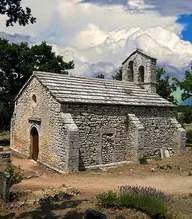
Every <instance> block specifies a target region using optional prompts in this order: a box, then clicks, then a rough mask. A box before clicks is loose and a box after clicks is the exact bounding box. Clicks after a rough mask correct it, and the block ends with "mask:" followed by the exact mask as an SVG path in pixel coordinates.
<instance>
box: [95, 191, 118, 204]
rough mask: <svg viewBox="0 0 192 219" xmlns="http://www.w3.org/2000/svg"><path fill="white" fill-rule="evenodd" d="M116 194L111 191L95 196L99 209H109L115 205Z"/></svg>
mask: <svg viewBox="0 0 192 219" xmlns="http://www.w3.org/2000/svg"><path fill="white" fill-rule="evenodd" d="M117 197H118V194H117V193H116V192H113V191H111V190H110V191H108V192H103V193H101V194H99V195H97V196H96V198H97V205H98V206H99V207H104V208H109V207H114V206H116V205H117Z"/></svg>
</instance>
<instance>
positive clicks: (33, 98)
mask: <svg viewBox="0 0 192 219" xmlns="http://www.w3.org/2000/svg"><path fill="white" fill-rule="evenodd" d="M32 100H33V102H34V103H36V102H37V97H36V95H35V94H33V96H32Z"/></svg>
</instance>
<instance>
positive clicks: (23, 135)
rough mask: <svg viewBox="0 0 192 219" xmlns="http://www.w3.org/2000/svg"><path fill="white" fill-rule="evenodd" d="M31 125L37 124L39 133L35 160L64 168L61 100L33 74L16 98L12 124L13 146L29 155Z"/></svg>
mask: <svg viewBox="0 0 192 219" xmlns="http://www.w3.org/2000/svg"><path fill="white" fill-rule="evenodd" d="M33 95H36V103H35V102H34V101H33V98H32V97H33ZM32 127H36V129H37V130H38V134H39V156H38V162H41V163H43V164H45V165H47V166H51V167H55V168H59V169H61V170H63V171H65V168H66V156H67V149H66V144H65V142H64V138H65V129H64V126H63V120H62V118H61V115H60V104H59V103H58V102H57V101H56V100H55V98H53V97H52V96H51V95H50V93H49V92H48V91H47V90H46V89H45V88H44V87H43V86H42V85H41V84H40V82H39V81H38V80H37V79H36V78H33V79H32V81H31V82H30V83H29V84H28V86H27V87H26V88H25V90H24V92H22V94H21V95H20V96H19V98H18V99H17V100H16V103H15V109H14V113H13V118H12V125H11V129H12V130H11V147H12V149H13V150H15V151H17V152H19V153H21V154H22V155H24V156H26V157H29V158H30V156H31V154H30V153H31V137H30V132H31V129H32Z"/></svg>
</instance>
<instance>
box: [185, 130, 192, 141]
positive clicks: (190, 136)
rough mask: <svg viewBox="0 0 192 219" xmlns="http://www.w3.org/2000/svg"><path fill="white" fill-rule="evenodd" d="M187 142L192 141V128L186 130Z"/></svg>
mask: <svg viewBox="0 0 192 219" xmlns="http://www.w3.org/2000/svg"><path fill="white" fill-rule="evenodd" d="M186 137H187V142H189V143H192V129H190V130H187V132H186Z"/></svg>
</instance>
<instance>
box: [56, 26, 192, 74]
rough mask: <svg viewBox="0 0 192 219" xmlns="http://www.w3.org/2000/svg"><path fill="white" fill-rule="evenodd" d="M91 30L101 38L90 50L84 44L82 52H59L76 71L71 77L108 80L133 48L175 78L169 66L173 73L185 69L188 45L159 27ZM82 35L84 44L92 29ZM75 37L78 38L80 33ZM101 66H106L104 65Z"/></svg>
mask: <svg viewBox="0 0 192 219" xmlns="http://www.w3.org/2000/svg"><path fill="white" fill-rule="evenodd" d="M94 30H96V32H97V31H98V32H99V33H100V35H101V36H102V37H103V38H102V40H101V39H99V40H98V42H97V43H95V44H94V45H93V44H91V45H92V46H90V47H89V45H90V44H89V43H88V44H87V45H86V44H85V45H84V47H83V48H81V47H79V48H75V47H68V48H67V49H64V50H60V53H61V54H63V55H64V58H67V57H70V60H72V59H73V60H74V61H75V63H76V68H75V70H74V71H73V74H75V75H81V76H82V75H86V76H91V75H92V76H93V75H95V72H97V71H98V72H100V73H102V72H103V73H106V74H107V77H109V75H110V74H111V75H110V76H112V73H113V72H114V69H117V68H118V67H119V66H120V64H121V62H122V61H124V59H125V58H127V56H128V55H129V54H130V53H131V52H133V51H134V49H136V48H137V47H139V48H141V49H143V50H144V51H145V52H146V53H147V54H149V55H151V56H153V57H155V58H157V59H158V64H159V65H163V66H164V67H166V66H167V68H168V69H172V70H173V72H171V73H172V75H174V73H175V74H178V70H176V69H175V70H174V68H173V66H174V67H175V68H177V69H182V68H186V66H188V65H189V63H190V61H191V57H192V44H191V43H190V42H185V41H183V40H181V39H180V38H179V37H178V35H176V34H175V33H173V32H171V31H169V30H165V29H163V28H162V27H153V28H149V29H146V30H144V29H142V28H133V29H131V30H121V31H117V32H114V31H112V32H106V31H103V32H102V30H101V29H99V28H98V27H97V28H96V27H95V29H94ZM82 32H83V33H86V34H84V36H83V38H84V40H85V42H87V38H86V37H88V38H89V37H91V35H92V34H93V35H94V32H93V30H92V29H90V32H89V31H88V30H87V29H86V31H82ZM79 36H82V35H81V32H80V35H79ZM83 38H82V39H81V40H83ZM79 40H80V38H79ZM81 40H80V42H81ZM80 42H79V43H80ZM104 62H106V63H108V64H107V65H104V64H103V63H104ZM93 63H94V68H91V67H90V66H93ZM85 66H86V67H85ZM109 66H110V68H109ZM98 69H99V70H98ZM109 69H110V70H109ZM85 71H88V72H85Z"/></svg>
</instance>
